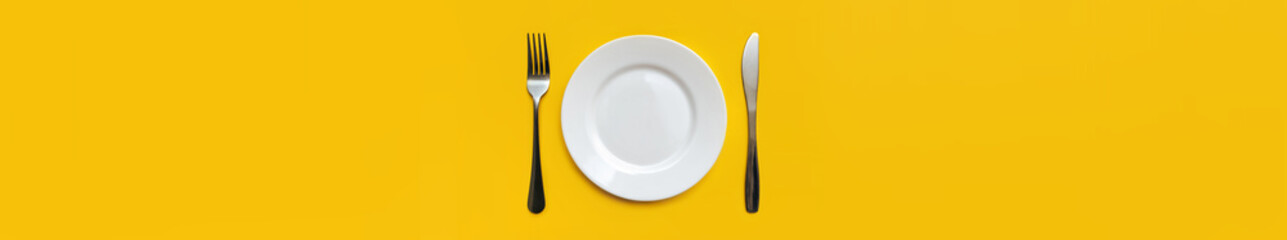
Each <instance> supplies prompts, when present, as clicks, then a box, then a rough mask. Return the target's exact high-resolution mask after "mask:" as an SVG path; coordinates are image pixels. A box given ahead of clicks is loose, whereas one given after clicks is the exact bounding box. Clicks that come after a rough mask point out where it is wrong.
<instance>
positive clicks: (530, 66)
mask: <svg viewBox="0 0 1287 240" xmlns="http://www.w3.org/2000/svg"><path fill="white" fill-rule="evenodd" d="M532 56H534V55H532V34H531V33H528V34H527V75H528V76H531V75H532V73H534V71H533V70H535V68H534V67H535V66H534V65H533V64H532V62H534V61H533V59H534V58H532Z"/></svg>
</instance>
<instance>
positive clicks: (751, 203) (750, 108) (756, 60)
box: [742, 33, 760, 213]
mask: <svg viewBox="0 0 1287 240" xmlns="http://www.w3.org/2000/svg"><path fill="white" fill-rule="evenodd" d="M759 83H760V34H759V33H751V38H750V39H747V40H746V50H744V51H743V52H742V89H743V90H744V91H746V126H747V128H748V129H747V139H748V144H747V147H746V149H747V150H746V212H750V213H754V212H758V211H760V163H759V161H760V154H759V150H757V147H756V143H755V98H756V94H757V92H758V91H759Z"/></svg>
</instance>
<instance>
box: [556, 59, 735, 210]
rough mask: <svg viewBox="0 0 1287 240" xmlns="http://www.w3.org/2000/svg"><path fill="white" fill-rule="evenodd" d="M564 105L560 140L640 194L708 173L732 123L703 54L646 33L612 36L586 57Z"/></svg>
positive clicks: (622, 192)
mask: <svg viewBox="0 0 1287 240" xmlns="http://www.w3.org/2000/svg"><path fill="white" fill-rule="evenodd" d="M562 111H563V140H564V141H566V142H567V146H568V151H569V152H570V153H571V154H572V159H573V160H574V161H576V166H577V167H578V168H580V169H581V173H584V174H585V176H586V177H587V178H590V181H593V182H594V184H595V185H599V187H600V188H603V190H606V191H608V192H609V193H612V194H613V195H617V196H619V197H622V198H625V199H630V200H635V201H655V200H661V199H666V198H669V197H672V196H675V195H678V194H679V193H681V192H684V191H685V190H688V188H689V187H692V186H693V184H696V183H697V181H699V180H701V179H702V177H703V176H706V172H707V171H710V169H711V166H712V165H714V164H715V159H716V158H717V157H718V156H719V151H720V148H721V147H723V145H724V131H725V128H726V125H727V124H728V123H727V119H728V116H727V115H726V112H725V110H724V92H723V91H721V90H720V86H719V81H718V80H716V79H715V73H713V72H712V71H711V69H710V67H709V66H706V62H705V61H702V58H701V57H699V56H697V53H694V52H693V50H689V49H688V47H685V46H684V45H683V44H679V42H675V41H673V40H670V39H666V38H663V37H658V36H647V35H636V36H629V37H623V38H618V39H616V40H612V41H611V42H608V43H606V44H603V46H600V47H599V49H596V50H594V52H593V53H590V56H588V57H586V58H585V60H583V61H581V65H580V66H578V67H577V68H576V72H574V73H572V79H571V80H569V82H568V86H567V91H566V92H565V93H564V95H563V109H562Z"/></svg>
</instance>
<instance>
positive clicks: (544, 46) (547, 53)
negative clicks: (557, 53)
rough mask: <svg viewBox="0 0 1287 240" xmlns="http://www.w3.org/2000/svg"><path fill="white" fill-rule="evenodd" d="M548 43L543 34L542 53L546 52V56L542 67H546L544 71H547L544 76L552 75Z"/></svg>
mask: <svg viewBox="0 0 1287 240" xmlns="http://www.w3.org/2000/svg"><path fill="white" fill-rule="evenodd" d="M546 43H547V41H546V40H545V33H541V52H545V55H544V56H545V57H543V58H542V59H541V60H542V61H541V66H543V67H544V69H543V70H545V71H543V74H544V75H546V76H549V75H550V48H549V47H547V45H546Z"/></svg>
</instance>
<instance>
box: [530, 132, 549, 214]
mask: <svg viewBox="0 0 1287 240" xmlns="http://www.w3.org/2000/svg"><path fill="white" fill-rule="evenodd" d="M533 109H534V110H532V181H531V186H530V187H529V188H528V190H527V210H528V211H531V212H532V213H541V211H544V210H545V184H544V183H542V181H541V124H540V119H541V118H540V117H539V115H538V114H539V112H540V111H539V110H535V109H536V108H533Z"/></svg>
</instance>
